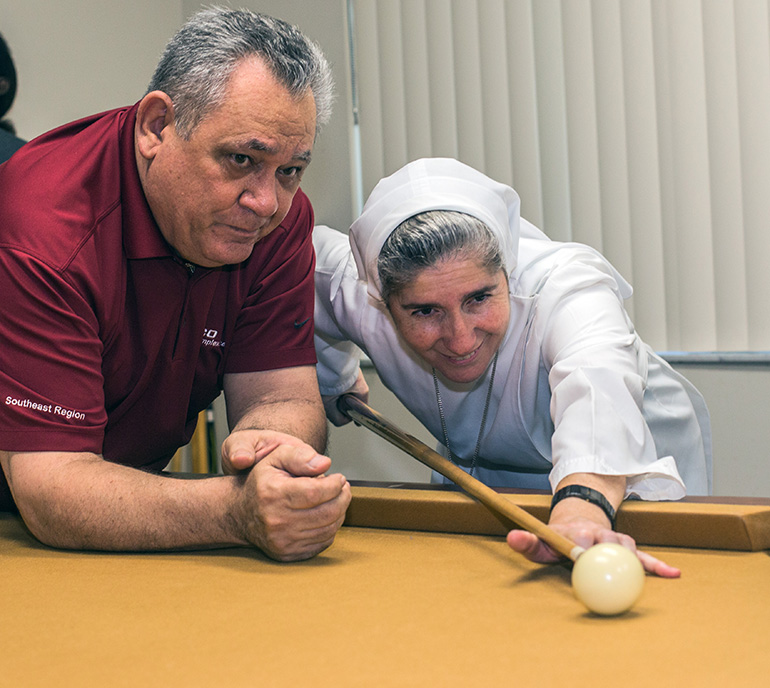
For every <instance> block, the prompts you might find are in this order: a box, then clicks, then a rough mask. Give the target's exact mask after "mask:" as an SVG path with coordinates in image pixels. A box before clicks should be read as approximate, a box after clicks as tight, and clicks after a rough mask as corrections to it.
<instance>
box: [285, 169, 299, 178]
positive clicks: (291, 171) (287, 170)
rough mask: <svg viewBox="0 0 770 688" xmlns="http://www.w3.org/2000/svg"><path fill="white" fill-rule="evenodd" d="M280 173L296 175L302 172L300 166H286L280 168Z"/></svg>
mask: <svg viewBox="0 0 770 688" xmlns="http://www.w3.org/2000/svg"><path fill="white" fill-rule="evenodd" d="M281 174H282V175H283V176H284V177H297V176H299V175H300V174H302V168H301V167H286V168H284V169H283V170H281Z"/></svg>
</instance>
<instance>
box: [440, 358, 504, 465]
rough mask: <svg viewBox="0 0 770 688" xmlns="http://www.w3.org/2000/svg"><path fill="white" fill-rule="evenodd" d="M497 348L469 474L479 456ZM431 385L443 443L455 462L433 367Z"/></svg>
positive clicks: (495, 368) (493, 377) (490, 396)
mask: <svg viewBox="0 0 770 688" xmlns="http://www.w3.org/2000/svg"><path fill="white" fill-rule="evenodd" d="M499 353H500V352H499V350H498V351H495V358H494V360H493V361H492V373H491V375H490V376H489V387H488V388H487V400H486V402H485V403H484V413H483V414H482V416H481V427H480V428H479V437H478V439H477V440H476V449H474V450H473V459H472V460H471V469H470V471H469V473H470V475H473V471H474V469H475V468H476V460H477V459H478V458H479V449H480V448H481V438H482V437H483V435H484V426H485V425H486V424H487V413H488V412H489V401H490V399H491V398H492V385H494V383H495V371H496V370H497V355H498V354H499ZM433 387H434V388H435V390H436V403H437V404H438V415H439V418H441V429H442V430H443V432H444V444H446V449H447V452H448V453H449V460H450V461H452V462H453V463H455V464H456V463H457V461H455V459H454V455H453V454H452V448H451V447H450V446H449V433H448V432H447V429H446V418H445V417H444V404H443V403H442V402H441V391H440V390H439V388H438V376H437V375H436V369H435V368H433Z"/></svg>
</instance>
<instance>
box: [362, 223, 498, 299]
mask: <svg viewBox="0 0 770 688" xmlns="http://www.w3.org/2000/svg"><path fill="white" fill-rule="evenodd" d="M453 258H462V259H470V260H476V261H478V263H479V265H480V266H481V267H482V268H483V269H485V270H487V271H489V272H490V273H492V272H497V271H498V270H504V269H505V265H504V264H503V253H502V250H501V249H500V244H499V242H498V241H497V239H496V238H495V236H494V234H492V231H491V230H490V229H489V227H487V226H486V225H485V224H484V223H483V222H482V221H481V220H479V219H478V218H475V217H473V216H472V215H467V214H466V213H461V212H457V211H454V210H428V211H425V212H423V213H419V214H417V215H413V216H412V217H410V218H408V219H407V220H404V221H403V222H402V223H401V224H400V225H399V226H398V227H396V229H394V230H393V232H392V233H391V234H390V236H389V237H388V238H387V240H386V241H385V243H384V244H383V246H382V249H381V250H380V255H379V257H378V258H377V274H378V275H379V278H380V283H381V285H382V288H381V293H382V299H383V301H384V302H385V304H386V305H387V304H388V303H389V301H390V298H391V297H392V296H393V295H395V294H398V293H399V292H400V291H401V290H402V289H403V288H404V287H406V286H407V285H409V284H410V283H411V282H413V281H414V280H415V279H416V278H417V276H418V275H419V273H420V272H422V271H423V270H425V269H426V268H431V267H434V266H436V265H437V264H438V263H440V262H441V261H444V260H447V259H453Z"/></svg>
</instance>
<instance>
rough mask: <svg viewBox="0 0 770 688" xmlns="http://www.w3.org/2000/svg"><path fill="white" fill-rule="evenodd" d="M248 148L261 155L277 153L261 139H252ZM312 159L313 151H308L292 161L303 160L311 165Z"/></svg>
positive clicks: (247, 144) (295, 156)
mask: <svg viewBox="0 0 770 688" xmlns="http://www.w3.org/2000/svg"><path fill="white" fill-rule="evenodd" d="M246 147H247V148H250V149H251V150H256V151H260V152H261V153H269V154H271V155H272V154H274V153H275V152H276V149H275V148H273V147H272V146H268V145H267V144H266V143H265V142H264V141H260V140H259V139H250V140H249V141H247V142H246ZM311 157H312V151H310V150H306V151H302V152H301V153H297V154H296V155H293V156H292V160H301V161H302V162H305V163H308V164H310V159H311Z"/></svg>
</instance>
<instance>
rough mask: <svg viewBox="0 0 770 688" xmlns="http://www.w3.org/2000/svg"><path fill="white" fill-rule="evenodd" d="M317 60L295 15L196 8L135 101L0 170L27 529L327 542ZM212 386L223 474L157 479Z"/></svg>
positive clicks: (173, 540)
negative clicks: (319, 336) (310, 191)
mask: <svg viewBox="0 0 770 688" xmlns="http://www.w3.org/2000/svg"><path fill="white" fill-rule="evenodd" d="M330 103H331V79H330V76H329V68H328V65H327V64H326V62H325V60H324V58H323V56H322V55H321V53H320V51H319V50H318V49H317V47H316V46H314V45H313V44H312V43H310V42H309V41H308V40H307V39H306V38H305V37H304V36H303V35H302V34H300V33H299V32H298V31H297V30H296V29H294V28H293V27H290V26H288V25H286V24H284V23H283V22H280V21H277V20H274V19H271V18H269V17H265V16H263V15H257V14H254V13H251V12H247V11H230V10H221V9H213V10H205V11H203V12H200V13H199V14H197V15H195V16H194V17H193V18H192V19H191V20H190V21H189V22H188V23H187V24H186V25H185V26H184V27H183V28H182V29H181V30H180V32H179V33H178V34H177V35H176V36H175V37H174V38H173V39H172V41H171V42H170V43H169V45H168V46H167V48H166V51H165V53H164V55H163V57H162V58H161V61H160V63H159V65H158V68H157V69H156V72H155V75H154V77H153V80H152V82H151V84H150V89H149V92H148V93H147V95H145V96H144V98H142V100H141V101H139V103H137V104H136V105H134V106H133V107H129V108H122V109H119V110H115V111H111V112H107V113H102V114H100V115H95V116H93V117H89V118H86V119H83V120H80V121H78V122H74V123H72V124H68V125H65V126H63V127H60V128H59V129H56V130H54V131H52V132H49V133H48V134H45V135H43V136H41V137H40V138H38V139H36V140H35V141H32V142H30V143H29V144H28V145H27V146H26V147H25V148H24V149H23V150H22V151H21V152H20V153H19V154H18V155H17V156H15V157H14V158H13V160H11V161H10V162H9V163H7V164H5V165H4V166H3V167H0V293H2V295H3V297H2V305H0V331H2V332H3V340H4V341H3V344H2V346H0V463H1V464H2V469H3V470H2V476H0V509H8V508H13V507H14V506H15V507H16V508H18V510H19V512H20V513H21V516H22V517H23V519H24V521H25V523H26V524H27V526H28V527H29V528H30V530H31V531H32V532H33V533H34V534H35V535H36V536H37V537H38V538H39V539H40V540H41V541H43V542H45V543H48V544H51V545H54V546H57V547H66V548H89V549H109V550H155V549H182V548H195V547H212V546H226V545H238V544H242V545H254V546H256V547H259V548H260V549H262V550H263V551H264V552H265V553H266V554H268V555H270V556H272V557H274V558H277V559H282V560H295V559H303V558H307V557H310V556H313V555H314V554H316V553H318V552H320V551H321V550H323V549H324V548H325V547H328V546H329V545H330V544H331V542H332V541H333V539H334V535H335V533H336V531H337V529H338V528H339V526H340V525H341V523H342V520H343V518H344V514H345V510H346V508H347V505H348V503H349V501H350V488H349V485H348V483H347V481H346V480H345V478H344V477H343V476H341V475H328V476H327V475H325V474H324V472H325V471H326V470H327V469H328V468H329V466H330V460H329V459H328V457H326V456H323V455H322V454H320V453H318V452H322V451H324V448H325V443H326V420H325V416H324V411H323V406H322V404H321V399H320V396H319V393H318V387H317V382H316V375H315V367H314V363H315V352H314V347H313V320H312V314H313V291H312V290H313V266H314V255H313V250H312V239H311V233H312V226H313V213H312V208H311V206H310V203H309V202H308V200H307V198H306V197H305V195H304V194H303V193H302V191H300V190H299V182H300V179H301V177H302V174H303V172H304V170H305V168H306V167H307V165H308V164H309V162H310V156H311V152H312V148H313V143H314V140H315V135H316V130H317V126H318V125H319V124H321V123H323V122H324V121H325V120H326V119H328V115H329V109H330ZM221 390H224V393H225V398H226V401H227V411H228V420H229V422H230V427H231V429H232V431H231V434H230V435H229V437H228V438H227V439H226V440H225V442H224V444H223V448H222V459H223V466H224V469H225V473H226V475H224V476H216V477H210V478H207V479H202V480H181V479H176V478H173V477H170V476H168V475H164V474H161V473H159V471H160V469H162V468H163V467H164V466H165V465H166V464H167V462H168V460H169V459H170V457H171V455H172V454H173V452H174V451H175V450H176V449H177V448H178V447H179V446H181V445H183V444H185V443H186V442H187V441H188V440H189V439H190V437H191V435H192V431H193V429H194V427H195V420H196V418H197V415H198V412H199V411H200V410H201V409H203V408H205V407H206V406H207V405H208V404H209V403H211V401H212V400H213V399H214V398H215V397H216V396H217V395H218V394H219V392H220V391H221Z"/></svg>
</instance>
